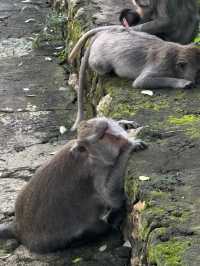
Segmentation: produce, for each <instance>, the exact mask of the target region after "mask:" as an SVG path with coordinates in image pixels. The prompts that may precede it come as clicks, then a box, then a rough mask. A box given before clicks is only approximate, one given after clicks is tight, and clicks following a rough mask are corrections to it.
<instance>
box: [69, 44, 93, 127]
mask: <svg viewBox="0 0 200 266" xmlns="http://www.w3.org/2000/svg"><path fill="white" fill-rule="evenodd" d="M91 45H92V42H91V43H90V45H89V47H88V48H87V49H86V51H85V54H84V56H83V58H82V60H81V66H80V71H79V87H78V111H77V116H76V121H75V123H74V125H73V126H72V128H71V131H74V130H76V129H77V127H78V124H79V123H80V122H81V121H82V120H83V119H84V108H83V102H84V90H85V83H86V80H85V77H86V69H87V65H88V59H89V55H90V47H91Z"/></svg>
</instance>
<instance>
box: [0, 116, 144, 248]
mask: <svg viewBox="0 0 200 266" xmlns="http://www.w3.org/2000/svg"><path fill="white" fill-rule="evenodd" d="M144 148H146V144H145V143H144V142H142V141H141V140H137V139H132V138H130V137H129V136H128V134H127V132H126V131H125V130H124V129H123V128H122V127H121V126H120V125H119V123H118V122H116V121H114V120H111V119H106V118H94V119H91V120H88V121H83V122H82V123H81V124H80V126H79V129H78V138H77V139H74V140H72V141H69V142H68V143H67V144H66V145H65V146H64V147H63V148H62V149H61V150H60V151H59V152H58V153H57V154H56V155H55V156H54V157H53V158H52V159H51V160H50V161H49V162H47V163H45V164H44V165H43V166H41V167H40V168H39V169H38V170H37V171H36V173H35V175H34V176H33V177H32V178H31V180H30V181H29V182H28V184H27V185H26V186H25V187H24V188H23V189H22V191H21V192H20V193H19V195H18V197H17V200H16V205H15V220H14V221H13V222H12V223H9V224H1V225H0V238H1V239H2V238H4V239H7V238H16V239H17V240H18V241H19V242H20V243H22V244H23V245H25V246H26V247H28V248H29V249H30V250H31V251H34V252H38V253H47V252H52V251H56V250H58V249H63V248H66V247H70V246H71V245H72V246H74V245H76V244H80V243H81V241H82V240H84V239H87V240H88V239H90V238H96V237H97V236H98V235H100V234H103V233H105V232H107V231H108V230H109V229H110V228H111V227H112V226H115V227H116V226H119V225H120V223H121V221H122V219H123V215H124V212H125V211H126V196H125V192H124V180H123V178H124V173H125V169H126V166H127V162H128V159H129V157H130V155H131V153H132V152H133V151H138V150H141V149H144Z"/></svg>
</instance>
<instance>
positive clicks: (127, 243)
mask: <svg viewBox="0 0 200 266" xmlns="http://www.w3.org/2000/svg"><path fill="white" fill-rule="evenodd" d="M123 247H127V248H131V243H130V241H129V240H127V241H126V242H124V244H123Z"/></svg>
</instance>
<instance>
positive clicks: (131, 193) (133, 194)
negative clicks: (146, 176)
mask: <svg viewBox="0 0 200 266" xmlns="http://www.w3.org/2000/svg"><path fill="white" fill-rule="evenodd" d="M125 191H126V193H127V195H128V197H129V199H131V201H133V202H134V201H135V200H136V198H137V196H138V194H139V192H140V185H139V182H137V181H136V180H135V178H125Z"/></svg>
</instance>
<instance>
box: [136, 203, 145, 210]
mask: <svg viewBox="0 0 200 266" xmlns="http://www.w3.org/2000/svg"><path fill="white" fill-rule="evenodd" d="M144 208H145V201H138V202H137V203H136V204H135V205H134V209H135V210H136V211H139V212H141V211H143V210H144Z"/></svg>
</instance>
